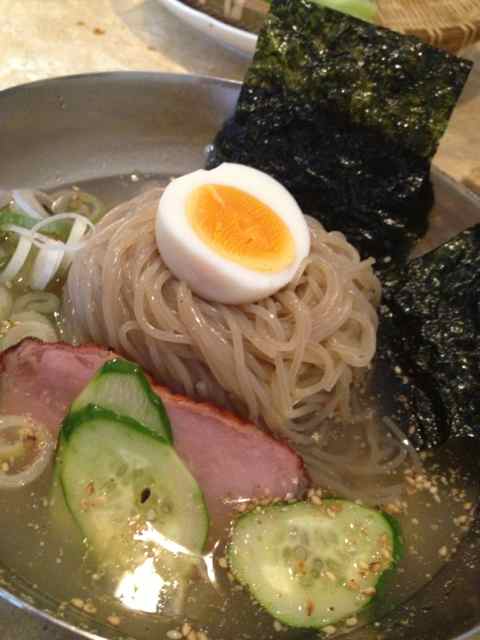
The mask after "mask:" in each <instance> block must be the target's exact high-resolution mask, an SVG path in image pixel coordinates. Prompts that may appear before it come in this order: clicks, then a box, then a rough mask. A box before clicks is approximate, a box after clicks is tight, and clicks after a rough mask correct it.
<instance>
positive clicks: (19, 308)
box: [0, 290, 60, 318]
mask: <svg viewBox="0 0 480 640" xmlns="http://www.w3.org/2000/svg"><path fill="white" fill-rule="evenodd" d="M0 306H1V290H0ZM59 309H60V299H59V297H58V296H56V295H55V294H54V293H50V292H48V291H31V292H30V293H26V294H25V295H23V296H20V297H19V298H17V299H16V300H15V302H14V303H13V309H12V311H13V313H21V312H23V311H35V312H36V313H41V314H44V315H53V314H54V313H55V312H56V311H58V310H59ZM0 318H1V315H0Z"/></svg>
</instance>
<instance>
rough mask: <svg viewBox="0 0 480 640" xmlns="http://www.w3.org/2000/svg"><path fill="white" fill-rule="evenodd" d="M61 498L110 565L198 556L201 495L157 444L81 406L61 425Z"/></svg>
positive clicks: (154, 437) (202, 534)
mask: <svg viewBox="0 0 480 640" xmlns="http://www.w3.org/2000/svg"><path fill="white" fill-rule="evenodd" d="M62 438H63V442H62V451H61V461H60V465H59V473H60V478H61V483H62V487H63V492H64V495H65V499H66V502H67V505H68V508H69V509H70V511H71V513H72V515H73V517H74V519H75V520H76V522H77V524H78V525H79V527H80V529H81V530H82V532H83V534H84V535H85V537H86V538H87V540H88V542H89V545H90V547H91V548H92V549H93V550H94V551H95V554H96V555H97V556H98V558H99V559H101V560H102V561H107V562H108V561H113V562H114V563H115V565H116V566H117V567H120V568H125V567H127V566H130V565H135V564H137V565H138V562H139V560H140V559H142V558H144V557H145V552H146V550H150V551H152V552H153V553H154V555H155V556H157V555H158V554H159V553H162V554H163V555H164V556H170V557H172V556H175V557H176V556H189V555H193V556H198V554H199V553H200V552H201V550H202V548H203V546H204V544H205V540H206V537H207V532H208V515H207V510H206V507H205V503H204V499H203V495H202V492H201V490H200V488H199V486H198V484H197V483H196V481H195V480H194V478H193V477H192V475H191V474H190V472H189V471H188V469H187V468H186V467H185V465H184V464H183V462H182V461H181V460H180V458H179V457H178V456H177V454H176V452H175V450H174V449H173V447H171V446H170V445H169V444H167V443H166V442H165V441H164V439H163V438H162V437H161V436H160V435H158V434H156V433H154V432H152V431H151V430H149V429H147V428H145V427H144V426H142V425H141V424H139V423H138V422H136V421H135V420H133V419H131V418H127V417H124V416H121V417H120V416H118V415H116V414H115V413H113V412H112V411H107V410H105V409H101V408H99V407H94V406H91V405H89V406H87V407H86V408H84V409H83V410H81V411H79V412H77V413H75V414H71V415H70V416H68V417H67V419H66V420H65V422H64V424H63V427H62Z"/></svg>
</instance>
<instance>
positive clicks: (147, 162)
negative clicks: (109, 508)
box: [0, 73, 480, 640]
mask: <svg viewBox="0 0 480 640" xmlns="http://www.w3.org/2000/svg"><path fill="white" fill-rule="evenodd" d="M239 86H240V85H239V84H237V83H233V82H228V81H225V80H218V79H213V78H202V77H194V76H187V75H163V74H154V73H108V74H96V75H85V76H74V77H67V78H59V79H54V80H48V81H42V82H37V83H33V84H29V85H24V86H20V87H15V88H13V89H9V90H7V91H4V92H2V93H1V94H0V141H1V142H0V145H1V147H0V148H1V151H2V153H1V154H0V188H2V187H3V188H5V187H6V188H8V187H13V186H15V187H19V186H39V187H40V186H41V187H42V188H59V187H60V186H61V185H63V184H69V183H72V182H74V183H76V182H81V181H88V180H92V179H98V178H103V179H107V182H108V179H109V178H115V177H117V176H124V175H129V174H131V173H132V172H136V173H141V174H143V175H152V176H157V177H158V176H160V177H163V178H164V179H165V178H168V177H169V176H175V175H178V174H180V173H184V172H187V171H190V170H192V169H194V168H198V167H200V166H202V165H203V163H204V153H205V146H206V145H207V144H208V143H209V142H211V140H212V138H213V136H214V134H215V132H216V131H217V130H218V128H219V127H220V125H221V123H222V122H223V121H224V119H225V118H226V117H227V116H228V115H229V114H231V113H232V111H233V108H234V105H235V102H236V99H237V96H238V91H239ZM433 179H434V184H435V192H436V205H435V210H434V212H433V215H432V225H431V228H430V232H429V235H428V236H427V238H426V239H425V240H424V241H423V243H422V246H423V249H426V248H429V247H432V246H435V245H437V244H439V243H440V242H441V241H443V240H445V239H446V238H447V237H449V236H451V235H453V234H454V233H456V232H458V231H460V230H462V229H464V228H465V227H467V226H469V225H470V224H473V223H474V222H478V221H480V200H479V199H478V198H476V197H475V196H474V195H473V194H471V193H470V192H469V191H467V190H466V189H464V188H462V187H460V186H459V185H457V184H456V183H454V182H453V181H452V180H450V179H449V178H447V177H446V176H444V175H442V174H440V173H439V172H434V174H433ZM127 191H128V189H127V188H126V189H125V193H126V192H127ZM119 195H120V196H123V195H125V194H123V193H121V194H119ZM475 447H477V444H476V443H474V442H468V441H464V442H462V441H459V440H457V441H452V442H451V443H448V444H447V445H446V446H445V457H446V458H449V457H450V454H451V455H454V454H455V453H457V454H458V453H460V457H461V459H462V461H463V462H462V464H464V465H465V466H468V467H469V470H470V471H472V470H473V473H474V474H475V476H476V477H477V478H479V477H480V474H479V470H480V469H479V466H480V462H479V461H480V455H479V453H480V452H479V449H478V448H475ZM449 448H451V451H449ZM0 597H3V598H4V599H5V600H6V602H7V603H9V604H7V605H2V608H1V609H0V632H1V631H2V617H4V619H6V618H7V616H8V617H10V616H11V609H10V606H11V605H16V606H18V607H21V608H22V609H23V610H24V612H27V613H31V614H32V613H33V615H34V616H35V617H38V618H41V619H42V623H41V624H38V625H37V626H35V622H29V621H28V616H27V614H26V613H24V612H18V614H17V615H16V616H15V623H14V625H15V629H16V631H15V635H14V636H13V635H12V636H11V637H12V638H13V637H15V639H16V640H27V638H28V639H29V640H32V639H33V637H35V638H37V639H38V638H39V634H40V633H41V631H42V629H43V630H44V632H45V638H47V637H48V638H53V637H57V635H56V632H55V631H54V629H53V627H52V626H50V625H51V624H53V625H61V626H63V627H64V628H65V629H66V630H70V631H71V632H74V633H76V634H79V635H80V636H83V637H86V638H104V639H105V638H111V639H116V640H120V638H123V636H122V634H121V633H120V632H118V631H116V630H114V629H112V628H111V627H107V626H105V625H102V624H101V623H99V622H97V621H95V620H94V619H92V618H90V617H88V616H86V615H84V614H81V613H79V612H78V611H76V610H75V609H73V608H72V609H68V608H67V609H65V611H64V613H63V618H59V617H58V614H57V612H56V603H55V602H53V601H52V600H51V599H50V598H49V596H48V594H46V593H42V592H39V591H38V590H35V589H34V588H33V587H32V585H30V584H28V583H27V582H26V581H25V580H24V579H22V577H21V576H20V575H17V573H16V570H15V566H11V564H9V559H8V558H6V557H3V556H2V551H1V549H0ZM2 611H3V612H5V613H4V616H3V615H2ZM42 625H43V626H42ZM45 625H46V626H45ZM22 629H24V631H21V630H22ZM475 629H476V630H477V631H478V630H480V517H479V516H478V514H477V518H476V521H475V523H474V526H473V528H472V530H471V531H470V533H469V534H468V535H467V537H466V538H465V539H464V540H463V541H462V543H461V544H460V545H459V547H458V552H457V554H456V555H455V557H454V558H453V559H452V560H451V561H450V562H449V563H448V564H446V565H445V566H444V568H443V569H442V570H441V572H440V573H439V574H437V575H436V576H435V578H434V579H433V580H432V582H430V583H429V584H428V585H427V586H426V587H424V588H423V589H422V590H421V591H419V592H417V593H416V595H415V596H414V597H412V598H411V599H410V600H409V601H408V602H407V603H405V604H404V605H402V606H401V607H399V608H397V609H395V610H394V611H393V612H391V613H389V614H387V615H386V616H385V617H384V618H383V619H382V620H381V621H380V622H378V623H376V624H375V625H372V626H369V627H365V628H363V629H359V630H358V631H355V632H354V633H352V634H350V636H349V638H350V640H377V638H380V637H383V638H384V639H385V640H404V639H407V638H408V640H453V639H454V638H456V639H460V638H467V637H469V636H470V635H471V634H473V633H474V631H475ZM1 636H2V640H3V639H4V638H5V634H4V633H1ZM58 637H59V638H60V637H62V638H67V637H69V638H71V637H72V636H71V635H70V634H67V635H65V636H64V635H63V634H62V635H61V636H60V635H59V636H58ZM306 637H309V636H308V634H307V635H306ZM312 637H313V636H312Z"/></svg>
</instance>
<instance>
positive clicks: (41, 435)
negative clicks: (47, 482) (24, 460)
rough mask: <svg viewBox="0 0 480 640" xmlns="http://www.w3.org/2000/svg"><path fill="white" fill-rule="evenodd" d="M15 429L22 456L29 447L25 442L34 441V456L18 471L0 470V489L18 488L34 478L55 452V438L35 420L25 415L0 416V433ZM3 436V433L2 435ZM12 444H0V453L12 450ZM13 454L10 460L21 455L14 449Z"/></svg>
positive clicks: (43, 468)
mask: <svg viewBox="0 0 480 640" xmlns="http://www.w3.org/2000/svg"><path fill="white" fill-rule="evenodd" d="M12 429H15V430H16V436H17V440H16V442H17V443H19V444H20V445H21V447H22V454H23V456H25V455H26V453H27V450H28V449H29V448H30V447H28V448H27V447H26V446H25V444H26V442H28V441H30V442H35V448H34V457H33V460H31V461H29V463H28V465H27V466H25V468H24V469H21V470H20V471H15V470H13V471H6V472H4V471H2V472H1V473H0V489H20V488H21V487H24V486H25V485H27V484H30V483H31V482H33V481H34V480H36V479H37V478H38V477H39V476H40V475H41V474H42V473H43V472H44V471H45V469H46V468H47V466H48V464H49V462H50V460H51V459H52V457H53V454H54V453H55V440H54V438H53V436H52V434H51V433H50V431H48V429H47V428H46V427H44V426H43V425H42V424H39V423H37V422H31V421H30V420H28V419H27V418H26V417H25V416H10V415H8V416H1V417H0V434H5V433H6V432H10V431H11V430H12ZM3 438H4V435H3ZM14 446H15V445H14V444H8V445H6V446H4V445H1V444H0V455H1V456H2V457H3V454H5V453H7V452H8V451H9V450H10V451H12V450H13V449H12V447H14ZM14 453H15V455H14V456H10V460H11V459H12V458H14V459H15V460H14V461H15V462H16V461H17V458H19V457H22V454H20V453H19V450H15V451H14Z"/></svg>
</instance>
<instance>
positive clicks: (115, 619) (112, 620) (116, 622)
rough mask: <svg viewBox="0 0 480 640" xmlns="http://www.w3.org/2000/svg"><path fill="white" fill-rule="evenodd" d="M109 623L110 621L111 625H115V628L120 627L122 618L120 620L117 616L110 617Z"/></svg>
mask: <svg viewBox="0 0 480 640" xmlns="http://www.w3.org/2000/svg"><path fill="white" fill-rule="evenodd" d="M107 621H108V622H109V623H110V624H113V626H114V627H118V625H119V624H120V622H121V620H120V618H119V617H118V616H115V615H113V616H108V618H107Z"/></svg>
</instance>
